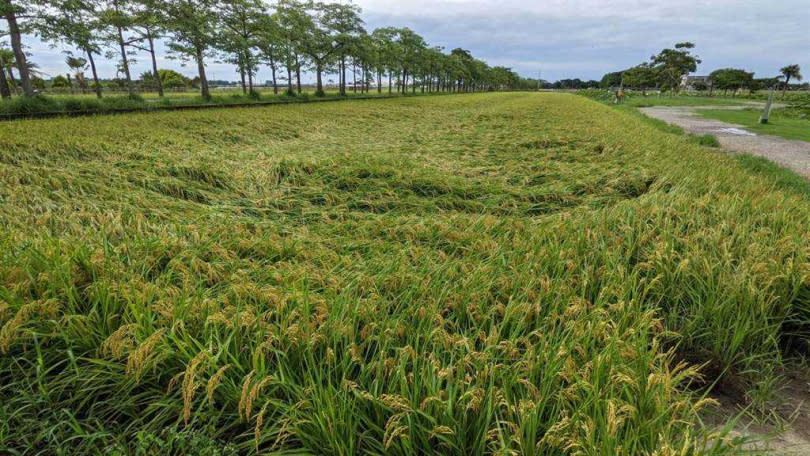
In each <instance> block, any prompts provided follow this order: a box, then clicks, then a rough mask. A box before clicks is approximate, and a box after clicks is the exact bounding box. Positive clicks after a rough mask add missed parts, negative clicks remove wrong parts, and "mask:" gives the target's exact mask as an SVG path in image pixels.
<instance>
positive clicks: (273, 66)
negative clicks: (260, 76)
mask: <svg viewBox="0 0 810 456" xmlns="http://www.w3.org/2000/svg"><path fill="white" fill-rule="evenodd" d="M270 72H271V73H272V75H273V95H278V81H276V63H275V62H273V61H272V60H271V61H270Z"/></svg>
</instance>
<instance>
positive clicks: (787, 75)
mask: <svg viewBox="0 0 810 456" xmlns="http://www.w3.org/2000/svg"><path fill="white" fill-rule="evenodd" d="M789 84H790V75H789V74H786V75H785V87H783V88H782V99H783V100H784V99H785V95H787V89H788V85H789Z"/></svg>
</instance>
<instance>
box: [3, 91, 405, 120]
mask: <svg viewBox="0 0 810 456" xmlns="http://www.w3.org/2000/svg"><path fill="white" fill-rule="evenodd" d="M378 95H382V96H388V92H387V91H386V92H383V93H381V94H378V93H377V91H376V89H375V90H372V91H371V92H370V93H368V94H362V93H359V92H358V93H354V92H349V93H347V94H346V97H347V98H351V97H358V96H361V97H373V96H378ZM408 95H409V96H410V95H411V94H410V93H408ZM323 98H327V99H334V98H341V96H340V95H339V94H338V93H337V92H327V93H326V95H325V97H323ZM317 99H320V97H316V96H315V94H314V93H313V92H302V93H301V94H295V95H287V94H286V92H284V91H280V92H279V94H278V95H276V94H274V93H273V92H272V90H270V91H267V90H265V91H257V92H256V93H255V94H254V95H252V96H248V95H243V94H242V92H241V91H236V90H234V91H230V92H221V91H212V96H211V98H210V99H209V100H206V99H204V98H202V97H201V96H200V95H199V93H197V92H167V94H166V96H165V97H164V98H159V97H158V96H157V94H155V93H147V94H144V95H137V97H135V98H134V99H131V98H129V97H127V96H125V95H121V94H118V95H112V96H110V95H107V96H104V97H103V98H100V99H99V98H96V97H95V95H93V94H91V93H87V94H75V95H66V94H58V95H38V96H36V97H32V98H24V97H14V98H12V99H10V100H2V101H0V116H11V117H14V116H26V115H34V114H43V113H44V114H48V113H100V114H103V113H109V112H113V111H115V110H120V109H128V110H132V109H137V110H144V111H148V110H155V109H160V108H167V107H192V106H201V105H245V104H254V103H267V102H284V101H310V100H317Z"/></svg>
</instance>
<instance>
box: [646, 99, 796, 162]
mask: <svg viewBox="0 0 810 456" xmlns="http://www.w3.org/2000/svg"><path fill="white" fill-rule="evenodd" d="M746 107H750V106H728V107H718V106H689V107H681V106H678V107H671V106H655V107H651V108H640V110H641V112H643V113H644V114H646V115H648V116H650V117H653V118H656V119H659V120H663V121H664V122H667V123H670V124H674V125H678V126H679V127H681V128H683V129H684V130H686V131H688V132H690V133H694V134H696V135H705V134H710V135H713V136H715V137H717V140H718V141H719V142H720V145H721V146H722V147H723V148H724V149H727V150H729V151H731V152H734V153H742V154H751V155H758V156H760V157H765V158H767V159H769V160H771V161H773V162H775V163H778V164H780V165H782V166H784V167H787V168H790V169H792V170H794V171H796V172H797V173H799V174H801V175H803V176H805V177H808V178H810V142H806V141H797V140H792V139H784V138H779V137H777V136H769V135H756V134H754V133H752V132H749V131H747V130H745V129H744V128H743V127H742V126H740V125H735V124H729V123H725V122H721V121H719V120H714V119H707V118H705V117H702V116H700V115H699V114H697V113H696V112H695V111H696V110H698V109H743V108H746Z"/></svg>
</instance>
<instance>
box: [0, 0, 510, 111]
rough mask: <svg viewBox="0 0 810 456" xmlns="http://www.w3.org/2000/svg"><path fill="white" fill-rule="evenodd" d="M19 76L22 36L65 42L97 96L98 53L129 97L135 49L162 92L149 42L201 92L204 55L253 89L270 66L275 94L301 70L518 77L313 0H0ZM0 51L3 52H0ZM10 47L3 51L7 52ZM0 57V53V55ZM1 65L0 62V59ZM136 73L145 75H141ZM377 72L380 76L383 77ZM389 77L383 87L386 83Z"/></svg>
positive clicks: (431, 84)
mask: <svg viewBox="0 0 810 456" xmlns="http://www.w3.org/2000/svg"><path fill="white" fill-rule="evenodd" d="M0 13H2V17H3V18H4V19H5V21H6V24H7V30H6V31H5V34H7V35H8V37H9V39H10V42H11V48H12V51H13V52H12V54H13V58H12V59H11V60H13V66H14V67H15V69H16V70H17V79H18V81H15V84H18V85H19V86H20V87H21V89H22V93H23V95H25V96H33V95H34V94H35V88H34V83H33V82H32V81H33V78H32V70H33V69H34V68H35V66H34V65H32V64H31V63H30V62H29V61H28V60H29V59H28V57H29V56H28V55H26V52H25V48H24V43H23V41H22V39H23V37H24V36H25V35H27V34H32V35H37V36H39V37H40V38H41V39H43V40H44V41H46V42H50V43H52V44H55V45H56V44H59V45H64V46H68V47H70V48H72V51H71V52H70V53H69V55H68V58H67V59H66V62H67V64H68V66H69V67H71V68H72V69H83V68H85V67H87V66H89V69H90V72H91V76H92V80H93V82H92V87H93V89H94V91H95V93H96V96H97V97H99V98H101V97H102V90H101V87H102V86H101V83H100V79H99V75H98V71H97V62H98V59H99V58H110V59H115V61H116V64H117V69H118V72H119V74H121V75H122V80H123V81H124V85H125V87H126V90H127V92H128V94H129V95H130V96H131V97H135V96H136V83H135V80H134V79H133V75H132V71H131V68H132V64H133V57H134V55H135V54H136V53H144V54H146V55H148V58H149V61H150V63H151V71H150V73H151V77H150V79H151V81H150V82H151V83H153V84H155V86H156V89H157V91H158V93H159V95H160V96H163V94H164V88H165V87H164V84H163V80H165V78H161V69H160V68H159V67H158V56H157V51H156V42H157V41H158V40H163V41H164V42H165V43H166V45H167V48H168V55H167V57H169V58H172V59H177V60H180V61H182V62H184V63H190V64H192V65H193V66H195V67H196V72H197V74H198V76H197V77H196V78H195V81H196V82H197V84H198V85H199V88H200V92H201V95H202V96H203V98H206V99H210V97H211V94H210V87H209V81H208V76H207V74H206V64H207V63H209V62H210V61H212V60H214V59H216V60H217V61H224V62H228V63H232V64H234V65H235V66H236V68H237V69H238V72H239V75H240V77H241V85H242V88H243V90H244V92H245V93H249V94H253V93H254V86H255V76H256V73H257V71H258V69H259V68H260V67H262V66H264V67H267V68H269V70H270V73H271V77H272V79H271V81H272V82H271V83H272V86H273V89H274V92H275V93H279V90H284V87H283V84H282V83H281V81H286V91H287V92H289V93H290V94H297V93H300V92H301V73H302V71H304V72H306V71H309V72H312V73H314V75H315V78H316V95H318V96H323V95H324V75H326V74H337V75H338V79H339V83H338V87H339V91H340V94H341V95H345V94H346V92H347V86H349V83H348V82H347V81H348V79H349V73H350V74H351V77H352V83H351V88H352V89H353V90H354V91H357V90H360V91H361V92H370V91H372V90H376V91H377V92H379V93H382V92H383V91H384V90H387V91H388V92H389V93H392V92H394V91H395V90H396V92H399V93H405V92H406V91H408V90H410V91H412V92H416V91H417V90H421V91H423V92H425V91H427V92H439V91H442V92H470V91H479V90H490V89H502V88H518V87H519V86H521V82H523V85H526V83H525V80H522V79H521V78H520V77H519V76H518V75H517V74H516V73H515V72H514V71H512V70H511V69H509V68H506V67H502V66H492V67H491V66H489V65H488V64H487V63H485V62H483V61H481V60H479V59H476V58H474V57H473V56H472V54H471V53H470V52H469V51H467V50H465V49H462V48H455V49H452V50H451V51H450V52H445V51H444V49H443V48H441V47H438V46H431V45H429V44H428V43H427V42H426V41H425V39H424V38H423V37H421V36H420V35H419V34H417V33H416V32H414V31H413V30H410V29H408V28H399V27H384V28H378V29H376V30H373V31H370V32H369V31H367V30H366V29H365V27H364V22H363V20H362V18H361V17H360V14H361V10H360V8H359V7H357V6H356V5H353V4H351V3H349V4H340V3H323V2H317V1H312V0H307V1H302V0H278V1H277V2H276V3H274V4H267V3H265V2H263V1H262V0H0ZM0 54H2V53H0ZM8 57H9V56H6V58H7V60H9V59H8ZM0 58H2V55H0ZM4 65H6V63H5V62H2V61H0V68H2V67H3V66H4ZM6 79H7V78H6V72H4V71H0V89H2V96H3V97H4V98H8V97H10V96H11V93H10V91H9V81H7V80H6ZM142 79H143V76H142ZM384 80H385V82H386V83H387V84H384ZM386 85H387V87H386Z"/></svg>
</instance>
